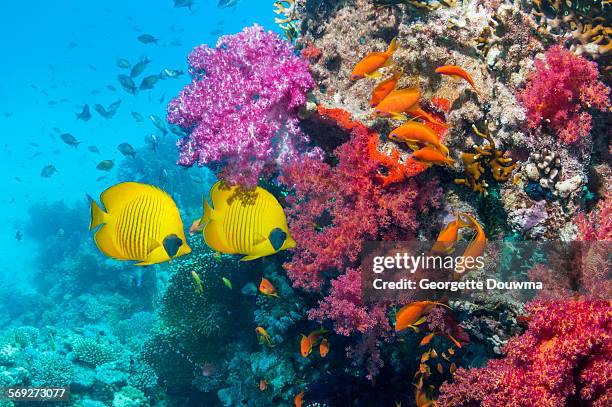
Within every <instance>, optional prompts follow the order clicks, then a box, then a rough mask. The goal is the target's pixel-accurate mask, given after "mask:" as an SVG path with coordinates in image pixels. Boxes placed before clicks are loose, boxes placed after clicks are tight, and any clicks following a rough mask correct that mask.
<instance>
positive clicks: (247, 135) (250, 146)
mask: <svg viewBox="0 0 612 407" xmlns="http://www.w3.org/2000/svg"><path fill="white" fill-rule="evenodd" d="M189 66H190V73H191V75H192V77H193V80H192V82H191V83H190V84H189V85H187V86H186V87H185V88H184V89H183V90H182V91H181V92H180V93H179V95H178V96H177V97H176V98H175V99H173V100H172V101H171V102H170V104H169V105H168V121H169V122H170V123H172V124H175V125H179V126H181V127H183V128H185V129H186V130H189V131H190V135H189V137H187V138H184V139H182V140H180V141H179V142H178V146H179V148H180V158H179V164H182V165H186V166H190V165H193V164H194V163H198V164H200V165H204V164H207V165H214V166H216V167H217V168H220V169H221V170H222V176H223V177H224V178H225V179H226V181H229V182H231V183H240V184H244V185H249V186H252V185H256V184H257V179H258V177H259V176H260V175H261V174H262V173H264V172H269V171H272V170H274V169H275V168H276V164H283V163H287V162H291V161H292V160H295V159H296V158H297V157H298V156H299V153H300V152H301V148H302V147H303V146H304V145H305V144H306V143H307V141H308V139H307V138H306V136H305V135H304V133H302V131H301V130H300V128H299V124H298V118H297V112H296V110H297V108H298V107H299V106H301V105H303V104H304V103H305V102H306V93H307V92H308V90H310V89H311V88H312V87H313V86H314V82H313V79H312V77H311V76H310V72H309V68H308V63H307V62H306V61H305V60H303V59H301V58H299V57H298V56H296V55H295V54H294V53H293V49H292V46H291V44H289V43H288V42H286V41H283V40H282V39H281V38H280V37H279V36H278V35H277V34H275V33H273V32H265V31H264V30H263V29H262V28H261V27H259V26H257V25H255V26H253V27H250V28H245V29H244V30H243V31H242V32H240V33H238V34H236V35H227V36H223V37H221V38H219V41H218V43H217V47H216V48H210V47H208V46H207V45H200V46H199V47H196V48H195V49H194V50H193V51H192V52H191V54H190V55H189Z"/></svg>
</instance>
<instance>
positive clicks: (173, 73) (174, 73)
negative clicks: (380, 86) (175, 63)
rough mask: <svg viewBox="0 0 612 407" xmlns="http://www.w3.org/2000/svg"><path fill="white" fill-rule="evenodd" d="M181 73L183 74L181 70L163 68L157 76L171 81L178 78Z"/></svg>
mask: <svg viewBox="0 0 612 407" xmlns="http://www.w3.org/2000/svg"><path fill="white" fill-rule="evenodd" d="M183 73H184V72H183V71H182V70H180V69H168V68H165V69H164V70H163V71H162V72H161V74H160V75H159V77H160V78H161V79H166V78H172V79H175V78H178V77H179V76H181V75H182V74H183Z"/></svg>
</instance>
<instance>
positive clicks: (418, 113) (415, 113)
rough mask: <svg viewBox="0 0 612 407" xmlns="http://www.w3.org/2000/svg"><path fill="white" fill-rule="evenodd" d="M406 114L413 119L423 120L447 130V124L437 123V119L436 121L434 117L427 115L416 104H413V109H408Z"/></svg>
mask: <svg viewBox="0 0 612 407" xmlns="http://www.w3.org/2000/svg"><path fill="white" fill-rule="evenodd" d="M406 113H408V114H409V115H410V116H413V117H418V118H420V119H423V120H425V121H426V122H429V123H431V124H435V125H437V126H441V127H444V128H448V124H446V123H444V122H441V121H439V120H438V119H436V118H435V117H434V115H432V114H430V113H427V112H426V111H425V110H423V109H422V108H421V106H420V105H419V104H418V103H417V104H415V105H414V106H413V107H411V108H410V109H408V111H407V112H406Z"/></svg>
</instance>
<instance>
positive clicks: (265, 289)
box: [259, 277, 278, 297]
mask: <svg viewBox="0 0 612 407" xmlns="http://www.w3.org/2000/svg"><path fill="white" fill-rule="evenodd" d="M259 292H260V293H262V294H264V295H267V296H270V297H278V293H277V292H276V287H274V286H273V285H272V283H271V282H270V281H269V280H268V279H267V278H265V277H262V278H261V282H260V283H259Z"/></svg>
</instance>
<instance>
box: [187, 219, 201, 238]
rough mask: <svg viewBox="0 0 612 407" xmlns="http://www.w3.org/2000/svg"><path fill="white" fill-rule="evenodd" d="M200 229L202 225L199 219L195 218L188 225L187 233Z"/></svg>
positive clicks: (191, 233) (193, 232) (199, 230)
mask: <svg viewBox="0 0 612 407" xmlns="http://www.w3.org/2000/svg"><path fill="white" fill-rule="evenodd" d="M202 229H204V227H203V226H201V225H200V219H196V220H194V221H193V223H192V224H191V226H190V227H189V234H190V235H193V234H195V233H197V232H201V231H202Z"/></svg>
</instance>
